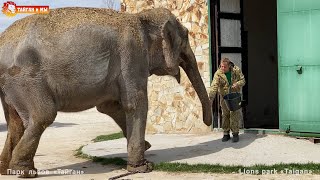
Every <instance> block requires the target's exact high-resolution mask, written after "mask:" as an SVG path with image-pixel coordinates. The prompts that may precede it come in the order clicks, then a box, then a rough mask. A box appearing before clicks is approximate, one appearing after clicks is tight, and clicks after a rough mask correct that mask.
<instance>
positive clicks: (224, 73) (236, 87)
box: [208, 58, 245, 142]
mask: <svg viewBox="0 0 320 180" xmlns="http://www.w3.org/2000/svg"><path fill="white" fill-rule="evenodd" d="M244 85H245V79H244V76H243V74H242V72H241V69H240V68H239V67H238V66H235V65H234V64H233V62H231V61H230V60H229V59H228V58H224V59H222V60H221V64H220V68H219V69H218V70H217V71H216V72H215V74H214V77H213V81H212V84H211V87H210V88H209V90H208V91H209V93H208V95H209V99H210V101H211V103H212V102H213V100H214V98H215V97H216V94H217V93H219V94H220V96H221V98H220V99H221V101H220V106H221V110H222V129H223V138H222V142H226V141H228V140H229V139H230V130H231V131H232V134H233V136H232V142H238V141H239V122H240V118H241V117H242V113H241V109H239V110H237V111H229V110H228V107H227V105H226V103H225V101H224V100H223V96H224V95H226V94H228V93H229V88H230V86H231V92H240V89H241V88H242V87H243V86H244Z"/></svg>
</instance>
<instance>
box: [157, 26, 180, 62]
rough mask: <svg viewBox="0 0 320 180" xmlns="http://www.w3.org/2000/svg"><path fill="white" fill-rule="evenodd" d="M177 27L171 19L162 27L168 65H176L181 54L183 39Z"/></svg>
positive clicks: (164, 52) (163, 45)
mask: <svg viewBox="0 0 320 180" xmlns="http://www.w3.org/2000/svg"><path fill="white" fill-rule="evenodd" d="M177 28H178V27H175V25H174V24H173V23H172V22H171V21H170V20H168V21H166V22H165V24H164V25H163V27H162V31H161V36H162V38H163V41H162V48H163V55H164V57H165V61H166V63H167V67H174V66H175V65H176V63H177V62H178V60H177V59H178V58H179V55H180V51H181V47H180V46H181V42H182V39H181V37H180V36H179V30H178V29H177Z"/></svg>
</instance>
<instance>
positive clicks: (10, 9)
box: [2, 1, 17, 16]
mask: <svg viewBox="0 0 320 180" xmlns="http://www.w3.org/2000/svg"><path fill="white" fill-rule="evenodd" d="M2 12H3V14H5V15H7V16H15V15H16V14H17V8H16V3H14V2H12V1H7V2H5V3H3V6H2Z"/></svg>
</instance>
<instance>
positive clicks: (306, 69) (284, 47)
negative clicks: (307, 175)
mask: <svg viewBox="0 0 320 180" xmlns="http://www.w3.org/2000/svg"><path fill="white" fill-rule="evenodd" d="M278 53H279V54H278V55H279V62H278V65H279V122H280V129H282V130H290V131H293V132H313V133H320V0H278Z"/></svg>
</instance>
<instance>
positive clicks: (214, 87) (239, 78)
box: [208, 66, 246, 99]
mask: <svg viewBox="0 0 320 180" xmlns="http://www.w3.org/2000/svg"><path fill="white" fill-rule="evenodd" d="M230 70H231V84H230V85H229V82H228V79H227V76H226V75H225V74H224V73H223V71H222V70H220V69H218V70H217V71H216V72H215V73H214V77H213V81H212V83H211V86H210V87H209V89H208V95H209V98H210V99H214V97H215V96H216V94H217V92H218V93H219V94H220V95H222V96H224V95H226V94H228V93H229V87H230V86H232V85H233V84H234V83H236V84H237V85H238V86H237V88H236V89H232V90H231V92H240V90H241V88H242V87H243V86H244V85H245V83H246V81H245V78H244V75H243V74H242V72H241V69H240V68H239V67H238V66H234V67H233V68H230Z"/></svg>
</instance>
